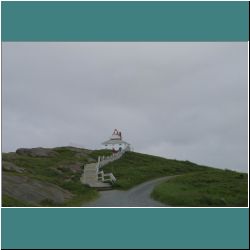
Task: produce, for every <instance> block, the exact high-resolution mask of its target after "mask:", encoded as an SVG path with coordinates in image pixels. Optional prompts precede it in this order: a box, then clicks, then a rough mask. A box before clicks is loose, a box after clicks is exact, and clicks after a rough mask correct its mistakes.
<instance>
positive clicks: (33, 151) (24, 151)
mask: <svg viewBox="0 0 250 250" xmlns="http://www.w3.org/2000/svg"><path fill="white" fill-rule="evenodd" d="M16 153H17V154H19V155H28V156H33V157H54V156H57V155H58V153H57V152H55V151H54V150H52V149H49V148H19V149H17V150H16Z"/></svg>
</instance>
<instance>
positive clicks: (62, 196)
mask: <svg viewBox="0 0 250 250" xmlns="http://www.w3.org/2000/svg"><path fill="white" fill-rule="evenodd" d="M2 193H3V195H8V196H10V197H13V198H15V199H17V200H21V201H25V202H28V203H29V204H31V205H34V206H40V205H41V203H42V202H44V201H49V202H50V203H52V204H55V205H56V204H58V205H59V204H63V203H64V202H65V201H67V200H69V199H71V198H72V197H73V194H71V193H70V192H69V191H67V190H65V189H63V188H61V187H59V186H57V185H54V184H51V183H48V182H44V181H40V180H36V179H33V178H30V177H27V176H19V175H13V174H8V173H6V172H3V174H2Z"/></svg>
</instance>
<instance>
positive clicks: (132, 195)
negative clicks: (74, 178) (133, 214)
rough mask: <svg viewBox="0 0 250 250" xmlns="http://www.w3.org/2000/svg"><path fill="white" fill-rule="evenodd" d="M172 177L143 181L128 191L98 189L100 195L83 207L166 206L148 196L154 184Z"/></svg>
mask: <svg viewBox="0 0 250 250" xmlns="http://www.w3.org/2000/svg"><path fill="white" fill-rule="evenodd" d="M170 178H172V176H167V177H162V178H158V179H155V180H151V181H147V182H144V183H142V184H140V185H138V186H135V187H134V188H131V189H130V190H128V191H120V190H109V191H100V197H99V198H98V199H97V200H95V201H92V202H90V203H88V204H84V205H83V207H166V206H167V205H165V204H162V203H160V202H158V201H155V200H153V199H152V198H151V197H150V194H151V192H152V191H153V188H154V187H155V185H157V184H159V183H161V182H163V181H165V180H168V179H170Z"/></svg>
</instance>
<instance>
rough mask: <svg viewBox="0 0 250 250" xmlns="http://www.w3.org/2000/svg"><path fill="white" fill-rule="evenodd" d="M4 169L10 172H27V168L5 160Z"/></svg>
mask: <svg viewBox="0 0 250 250" xmlns="http://www.w3.org/2000/svg"><path fill="white" fill-rule="evenodd" d="M2 166H3V170H4V171H9V172H16V173H23V172H25V168H21V167H18V166H16V165H15V164H14V163H11V162H7V161H3V162H2Z"/></svg>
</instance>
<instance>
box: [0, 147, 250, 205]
mask: <svg viewBox="0 0 250 250" xmlns="http://www.w3.org/2000/svg"><path fill="white" fill-rule="evenodd" d="M109 154H111V151H109V150H88V149H80V148H74V147H57V148H51V149H45V148H34V149H18V150H17V151H16V152H15V153H3V154H2V165H3V178H2V179H3V182H2V183H3V184H2V193H3V206H80V205H81V204H82V203H84V202H88V201H90V200H91V199H95V198H97V197H98V192H97V191H96V190H95V189H91V188H89V187H87V186H84V185H82V184H81V183H80V176H81V174H82V171H83V168H84V164H86V163H91V162H96V161H97V158H98V156H99V155H109ZM104 171H105V172H112V173H113V174H114V176H115V177H116V178H117V182H116V183H115V185H114V188H117V189H123V190H126V189H129V188H131V187H134V186H135V185H137V184H140V183H143V182H145V181H147V180H151V179H155V178H157V177H162V176H170V175H174V176H175V175H182V176H185V175H186V174H196V176H200V175H201V173H205V172H209V173H210V172H211V171H213V172H214V171H219V172H221V173H223V171H224V170H218V169H214V168H210V167H206V166H200V165H197V164H195V163H192V162H189V161H177V160H168V159H165V158H162V157H156V156H152V155H146V154H140V153H136V152H127V153H125V155H124V156H123V157H122V158H121V159H119V160H117V161H115V162H112V163H110V164H108V165H107V166H105V167H104ZM232 173H233V172H232ZM232 173H231V172H230V173H229V175H232V176H233V174H232ZM242 175H243V178H238V179H237V178H236V180H235V181H234V182H232V183H229V185H224V186H225V187H227V188H228V187H231V188H232V189H236V187H237V186H239V185H240V187H241V189H242V190H239V189H237V190H238V193H241V196H243V197H244V204H245V200H246V199H245V196H246V195H245V194H247V175H246V174H242ZM220 178H221V179H220ZM220 178H219V179H218V178H217V179H216V180H214V182H217V183H218V182H221V183H223V182H225V180H224V179H223V174H222V175H221V176H220ZM197 179H198V180H199V178H197ZM230 180H231V179H230V178H228V179H227V180H226V181H230ZM200 181H203V179H202V178H200ZM212 183H213V180H212V179H211V178H210V184H211V185H213V184H212ZM240 183H241V184H240ZM222 186H223V185H222ZM190 190H191V189H190ZM229 191H230V189H229ZM203 192H206V191H204V190H203ZM164 193H165V192H164ZM234 194H235V193H234ZM235 195H236V196H237V194H235ZM156 196H157V195H156ZM161 196H162V195H161ZM156 198H157V199H159V196H157V197H156ZM167 199H168V198H167ZM160 200H161V199H160ZM173 205H174V203H173Z"/></svg>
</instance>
